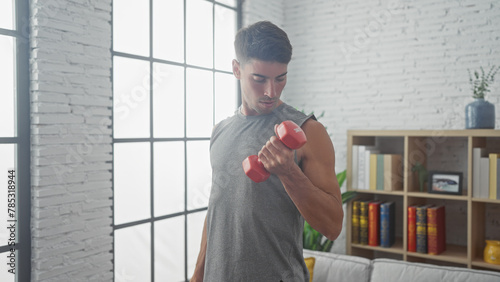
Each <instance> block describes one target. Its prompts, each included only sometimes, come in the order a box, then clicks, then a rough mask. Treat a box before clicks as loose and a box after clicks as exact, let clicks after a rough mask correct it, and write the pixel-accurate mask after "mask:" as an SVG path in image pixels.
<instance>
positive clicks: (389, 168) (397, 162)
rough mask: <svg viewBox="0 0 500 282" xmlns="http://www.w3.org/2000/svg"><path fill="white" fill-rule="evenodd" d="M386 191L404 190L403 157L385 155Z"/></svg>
mask: <svg viewBox="0 0 500 282" xmlns="http://www.w3.org/2000/svg"><path fill="white" fill-rule="evenodd" d="M383 180H384V191H389V192H390V191H396V190H403V156H402V155H394V154H385V155H384V179H383Z"/></svg>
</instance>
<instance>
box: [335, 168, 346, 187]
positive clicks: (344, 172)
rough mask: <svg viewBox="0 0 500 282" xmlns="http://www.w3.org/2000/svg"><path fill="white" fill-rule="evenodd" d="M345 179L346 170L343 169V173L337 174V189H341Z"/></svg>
mask: <svg viewBox="0 0 500 282" xmlns="http://www.w3.org/2000/svg"><path fill="white" fill-rule="evenodd" d="M346 177H347V170H345V169H344V171H342V172H339V173H337V181H338V182H339V187H342V185H343V184H344V181H345V179H346Z"/></svg>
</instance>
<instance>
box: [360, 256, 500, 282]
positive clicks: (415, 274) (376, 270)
mask: <svg viewBox="0 0 500 282" xmlns="http://www.w3.org/2000/svg"><path fill="white" fill-rule="evenodd" d="M372 267H373V269H372V278H371V282H392V281H394V282H399V281H405V282H419V281H422V282H430V281H453V282H460V281H463V282H470V281H481V282H490V281H491V282H498V281H500V273H496V272H492V271H482V270H481V271H479V270H474V269H468V268H460V267H449V266H437V265H432V264H425V263H415V262H406V261H400V260H392V259H375V260H373V266H372ZM353 281H354V280H353Z"/></svg>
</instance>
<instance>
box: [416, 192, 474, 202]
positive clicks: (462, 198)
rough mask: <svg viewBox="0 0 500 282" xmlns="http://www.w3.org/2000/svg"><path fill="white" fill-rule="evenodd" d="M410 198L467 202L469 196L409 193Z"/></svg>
mask: <svg viewBox="0 0 500 282" xmlns="http://www.w3.org/2000/svg"><path fill="white" fill-rule="evenodd" d="M407 196H408V197H415V198H426V199H443V200H456V201H467V196H463V195H462V196H459V195H442V194H431V193H422V192H409V193H407Z"/></svg>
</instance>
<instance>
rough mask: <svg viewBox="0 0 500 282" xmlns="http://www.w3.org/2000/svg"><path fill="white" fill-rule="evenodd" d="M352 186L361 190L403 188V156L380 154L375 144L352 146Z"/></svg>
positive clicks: (393, 189)
mask: <svg viewBox="0 0 500 282" xmlns="http://www.w3.org/2000/svg"><path fill="white" fill-rule="evenodd" d="M352 187H353V188H354V189H360V190H380V191H395V190H403V156H402V155H398V154H380V153H379V150H378V149H377V148H375V147H373V146H363V145H353V146H352Z"/></svg>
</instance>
